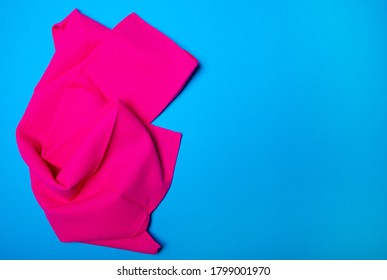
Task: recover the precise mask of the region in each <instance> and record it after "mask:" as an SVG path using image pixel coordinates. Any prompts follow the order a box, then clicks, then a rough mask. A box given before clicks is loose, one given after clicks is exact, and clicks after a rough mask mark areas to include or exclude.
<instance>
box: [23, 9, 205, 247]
mask: <svg viewBox="0 0 387 280" xmlns="http://www.w3.org/2000/svg"><path fill="white" fill-rule="evenodd" d="M52 33H53V40H54V44H55V53H54V55H53V58H52V60H51V62H50V64H49V66H48V68H47V70H46V71H45V73H44V75H43V77H42V78H41V80H40V81H39V83H38V84H37V86H36V88H35V90H34V93H33V96H32V98H31V101H30V103H29V105H28V107H27V109H26V111H25V113H24V115H23V117H22V119H21V121H20V123H19V125H18V127H17V131H16V138H17V143H18V147H19V150H20V153H21V155H22V157H23V159H24V161H25V162H26V163H27V165H28V167H29V170H30V176H31V186H32V190H33V192H34V195H35V197H36V199H37V201H38V202H39V205H40V206H41V207H42V208H43V210H44V211H45V214H46V216H47V219H48V221H49V222H50V224H51V226H52V228H53V229H54V231H55V233H56V235H57V236H58V238H59V239H60V240H61V241H63V242H83V243H89V244H95V245H102V246H108V247H115V248H120V249H126V250H132V251H138V252H143V253H156V252H157V251H158V249H159V245H158V244H157V242H155V241H154V240H153V238H152V237H151V236H150V235H149V233H148V232H147V228H148V224H149V217H150V214H151V213H152V211H153V210H154V209H155V208H156V207H157V205H158V204H159V203H160V201H161V200H162V199H163V197H164V196H165V194H166V192H167V191H168V189H169V187H170V184H171V181H172V177H173V172H174V167H175V163H176V158H177V153H178V149H179V145H180V138H181V134H180V133H178V132H174V131H171V130H167V129H164V128H160V127H157V126H154V125H152V124H151V122H152V121H153V120H154V119H155V118H156V117H157V116H158V115H159V114H160V113H161V111H162V110H163V109H164V108H165V107H166V106H167V105H168V104H169V103H170V102H171V101H172V100H173V99H174V98H175V96H176V95H177V94H178V93H179V92H180V91H181V89H182V87H183V86H184V84H185V83H186V81H187V80H188V78H189V77H190V75H191V74H192V73H193V71H194V69H195V68H196V66H197V64H198V62H197V60H196V59H195V58H194V57H193V56H192V55H190V54H189V53H188V52H186V51H185V50H183V49H181V48H180V47H179V46H177V45H176V44H175V43H174V42H173V41H172V40H170V39H169V38H168V37H166V36H165V35H164V34H162V33H161V32H159V31H158V30H156V29H155V28H153V27H152V26H150V25H149V24H147V23H146V22H145V21H143V20H142V19H141V18H140V17H139V16H137V15H136V14H135V13H132V14H130V15H129V16H127V17H126V18H125V19H124V20H123V21H121V22H120V23H119V24H118V25H117V26H115V27H114V28H113V29H111V30H110V29H109V28H107V27H105V26H103V25H101V24H99V23H97V22H96V21H94V20H92V19H91V18H89V17H87V16H85V15H83V14H81V13H80V12H79V11H78V10H74V11H73V12H71V13H70V14H69V15H68V16H67V17H66V18H65V19H64V20H63V21H62V22H60V23H58V24H55V25H54V26H53V28H52Z"/></svg>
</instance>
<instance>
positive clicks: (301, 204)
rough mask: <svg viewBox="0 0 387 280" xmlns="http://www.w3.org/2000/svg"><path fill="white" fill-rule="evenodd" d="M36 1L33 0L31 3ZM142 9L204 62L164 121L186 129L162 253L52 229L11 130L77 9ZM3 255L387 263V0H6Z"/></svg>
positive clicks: (163, 224) (0, 20) (97, 14)
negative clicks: (67, 237) (75, 240)
mask: <svg viewBox="0 0 387 280" xmlns="http://www.w3.org/2000/svg"><path fill="white" fill-rule="evenodd" d="M25 2H27V1H25ZM75 7H78V8H79V9H80V10H81V11H82V12H83V13H85V14H86V15H88V16H90V17H92V18H94V19H95V20H97V21H99V22H101V23H103V24H105V25H107V26H109V27H113V26H114V25H115V24H117V23H118V22H119V21H120V20H121V19H123V18H124V17H125V16H126V15H128V14H129V13H130V12H132V11H135V12H137V13H138V14H139V15H140V16H141V17H142V18H144V19H145V20H146V21H148V22H149V23H150V24H152V25H153V26H155V27H156V28H158V29H159V30H161V31H163V32H164V33H166V34H167V35H168V36H170V37H171V38H172V39H174V40H175V41H176V42H177V43H178V44H179V45H181V46H182V47H183V48H186V49H187V50H188V51H190V52H191V53H192V54H193V55H195V56H196V57H197V58H198V60H199V61H200V63H201V65H200V68H199V70H198V71H197V72H196V73H195V75H194V77H193V78H192V79H191V80H190V82H189V84H188V85H187V87H186V88H185V89H184V91H183V92H182V93H181V95H180V96H179V97H178V98H177V99H176V100H175V101H174V102H173V103H172V105H171V106H169V107H168V109H167V110H166V111H164V113H163V114H162V115H161V116H160V117H159V118H158V119H157V120H156V121H155V123H156V124H158V125H160V126H163V127H166V128H170V129H173V130H176V131H181V132H183V135H184V136H183V141H182V145H181V150H180V154H179V158H178V162H177V166H176V172H175V177H174V181H173V184H172V187H171V190H170V192H169V193H168V195H167V197H166V198H165V200H164V201H163V202H162V203H161V205H160V207H159V208H158V209H157V210H156V211H155V213H154V215H153V219H152V225H151V228H150V231H151V233H152V234H153V235H154V236H155V238H156V239H157V240H159V241H160V242H161V244H163V246H164V248H163V250H162V251H161V252H160V253H159V254H158V255H156V256H150V255H144V254H139V253H133V252H127V251H123V250H117V249H109V248H103V247H97V246H90V245H84V244H62V243H60V242H59V241H58V240H57V238H56V237H55V235H54V233H53V231H52V230H51V228H50V226H49V225H48V223H47V221H46V219H45V216H44V214H43V212H42V210H41V209H40V208H39V206H38V204H37V203H36V201H35V199H34V197H33V195H32V192H31V189H30V185H29V175H28V169H27V167H26V165H25V164H24V162H23V161H22V159H21V158H20V156H19V153H18V150H17V147H16V141H15V136H14V134H15V128H16V125H17V123H18V121H19V119H20V118H21V116H22V114H23V112H24V109H25V107H26V105H27V104H28V101H29V99H30V97H31V94H32V91H33V88H34V86H35V84H36V83H37V82H38V80H39V78H40V76H41V75H42V73H43V71H44V70H45V68H46V66H47V64H48V62H49V60H50V58H51V55H52V54H53V51H54V48H53V43H52V39H51V26H52V24H54V23H55V22H58V21H60V20H61V19H63V18H64V17H65V16H66V15H67V14H68V13H69V12H70V11H71V10H72V9H73V8H75ZM0 11H1V17H0V34H1V36H0V77H1V84H2V87H1V94H0V96H1V102H0V114H1V116H0V120H1V125H0V135H1V137H0V143H1V145H0V149H1V155H2V160H1V168H0V177H1V195H0V258H1V259H387V110H386V109H387V79H386V75H387V54H386V50H387V14H386V13H387V4H385V1H376V0H375V1H372V0H367V1H366V0H364V1H334V0H324V1H306V0H303V1H302V0H299V1H283V0H282V1H280V0H277V1H251V0H250V1H247V0H239V1H224V0H223V1H220V0H219V1H204V0H200V1H199V0H198V1H171V0H169V1H156V0H154V1H118V0H110V1H28V2H27V3H23V2H22V1H5V0H0Z"/></svg>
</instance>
